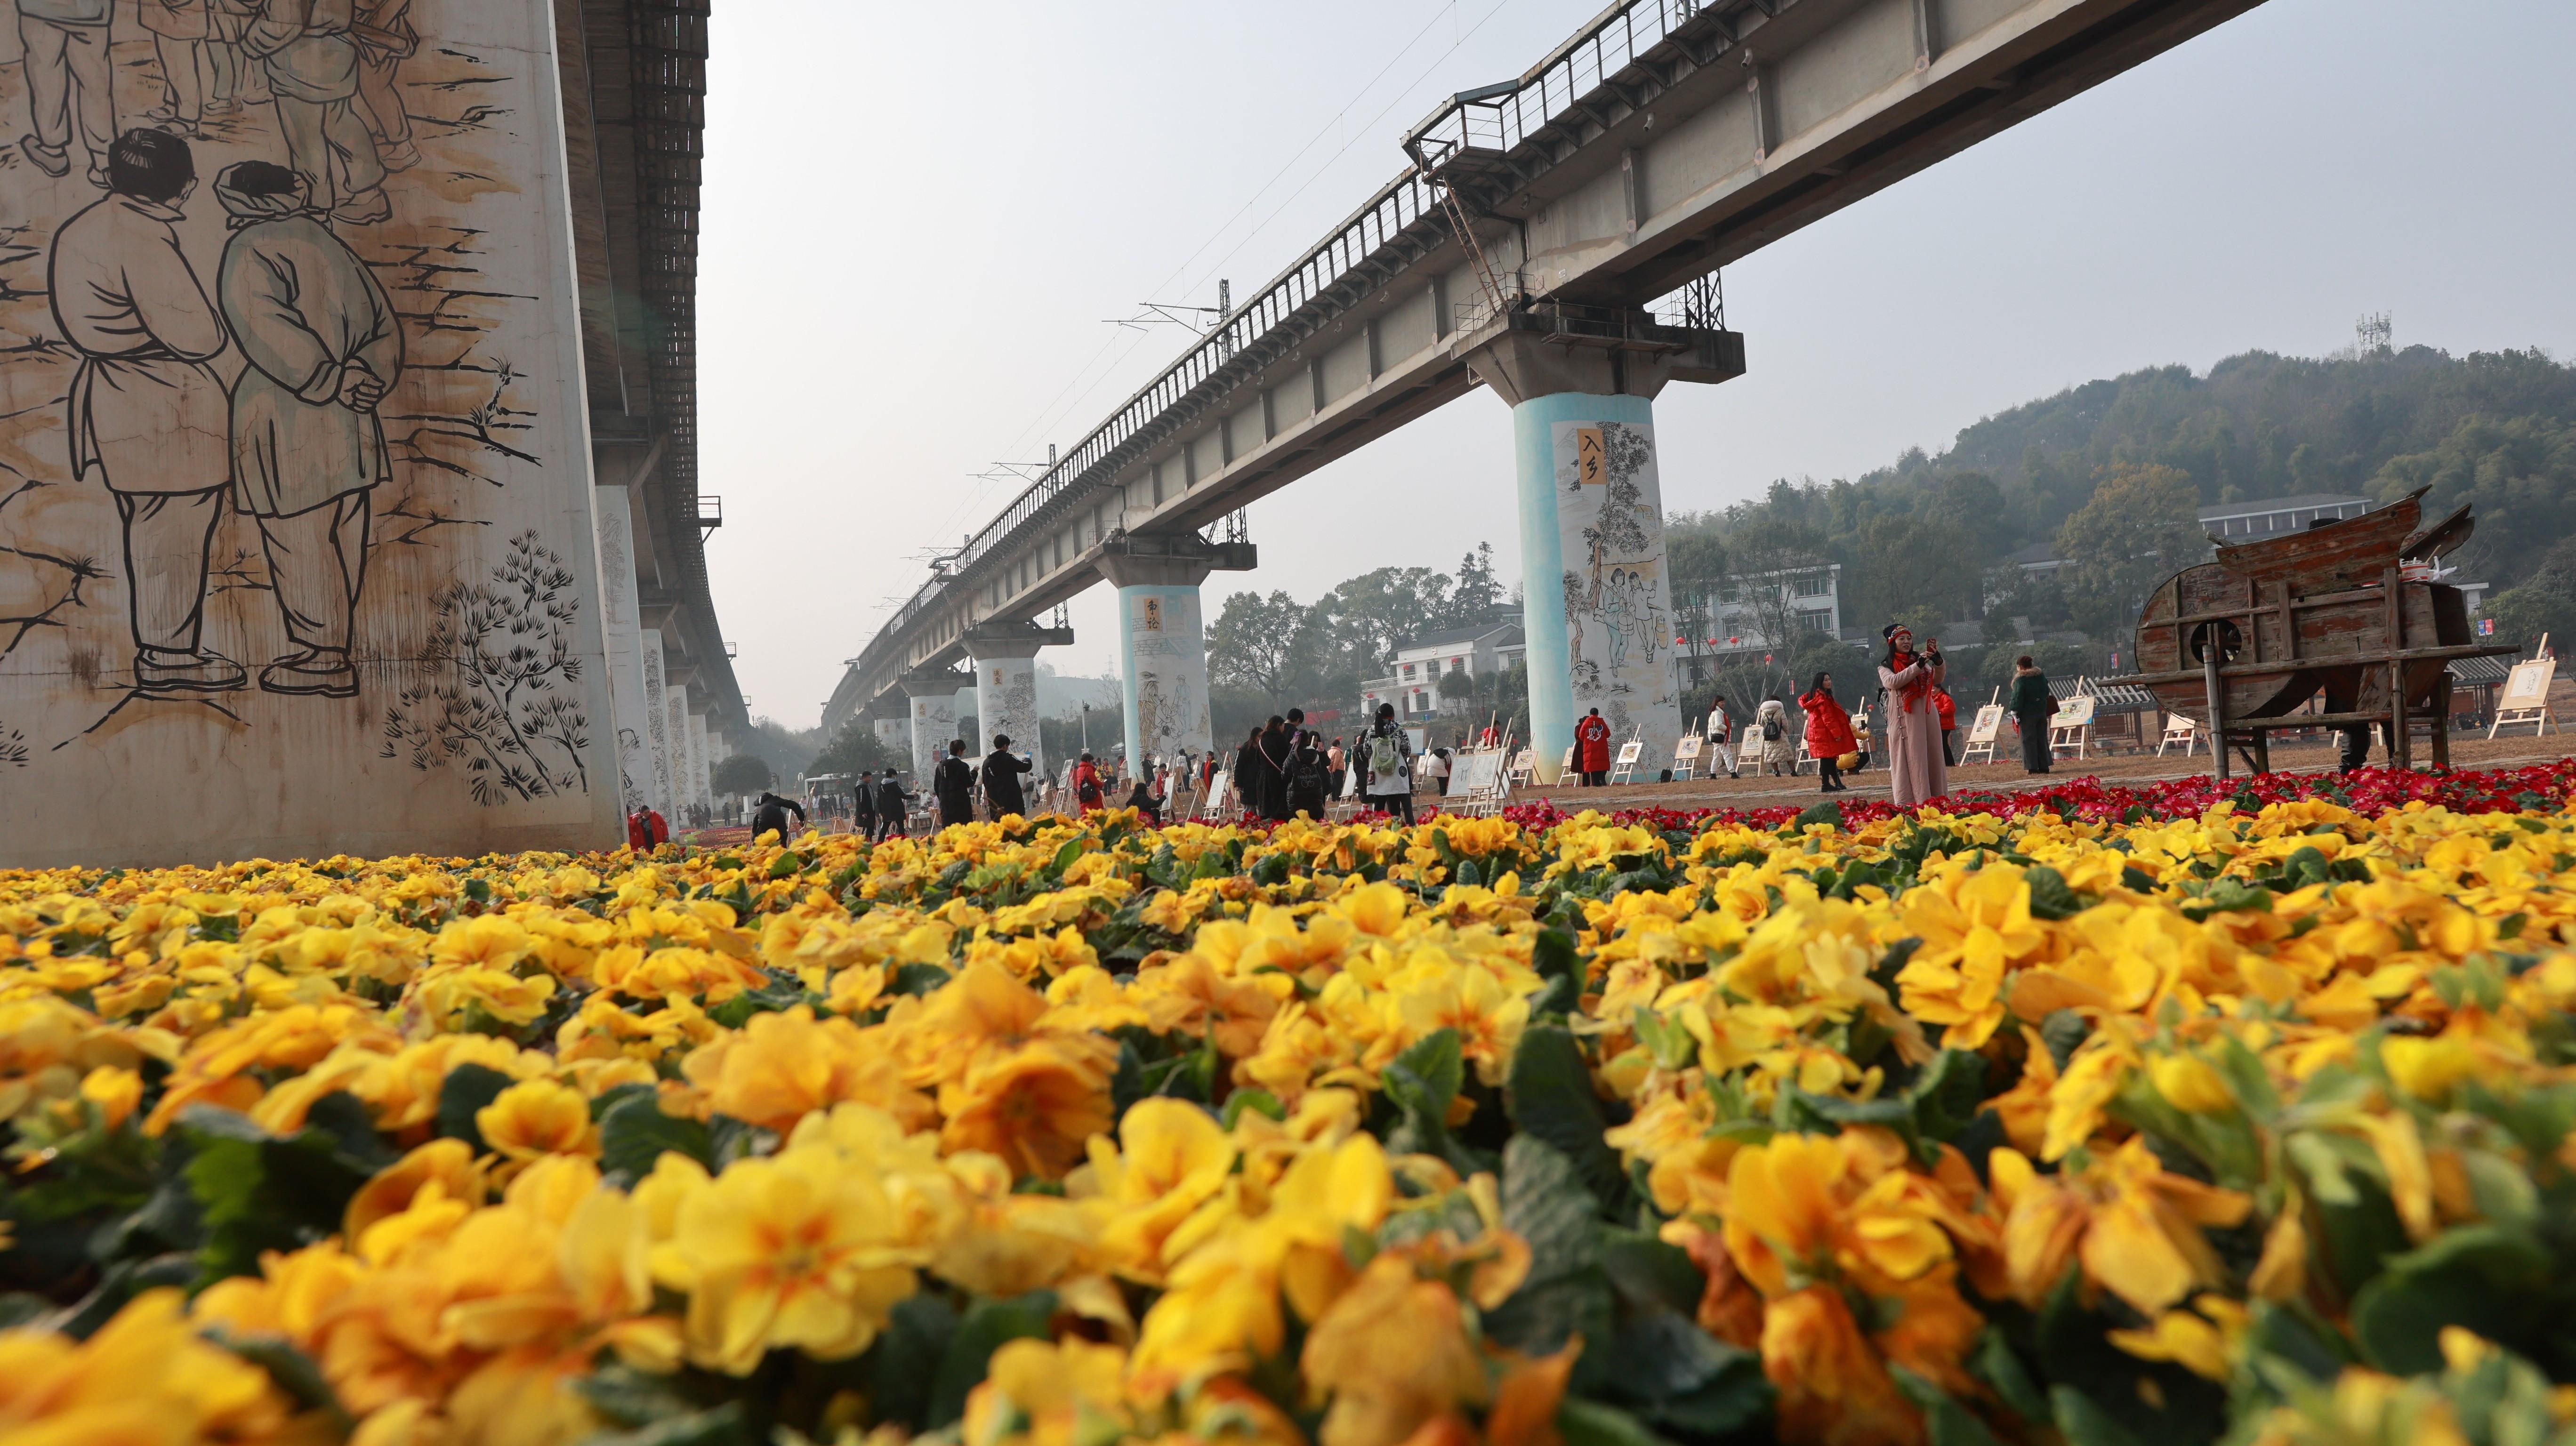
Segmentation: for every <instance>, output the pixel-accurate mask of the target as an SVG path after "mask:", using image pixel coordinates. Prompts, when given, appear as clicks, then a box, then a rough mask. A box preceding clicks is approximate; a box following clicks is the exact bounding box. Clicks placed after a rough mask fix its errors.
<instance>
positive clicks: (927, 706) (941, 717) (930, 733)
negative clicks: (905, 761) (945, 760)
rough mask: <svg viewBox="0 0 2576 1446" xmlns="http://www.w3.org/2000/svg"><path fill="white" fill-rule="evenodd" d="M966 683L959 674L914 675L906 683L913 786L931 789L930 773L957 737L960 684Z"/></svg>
mask: <svg viewBox="0 0 2576 1446" xmlns="http://www.w3.org/2000/svg"><path fill="white" fill-rule="evenodd" d="M966 681H967V680H966V679H965V678H963V677H961V676H959V675H958V674H956V673H952V672H947V671H941V672H937V673H914V674H912V675H911V676H909V677H907V678H905V679H904V680H903V691H904V693H905V695H906V696H908V697H910V698H911V699H912V786H913V787H914V788H916V789H926V788H928V787H930V771H931V770H932V769H934V768H937V767H938V766H939V760H940V759H941V758H942V757H944V756H946V754H947V752H948V740H950V739H952V738H954V737H956V736H957V693H958V687H957V685H958V684H960V683H963V682H966Z"/></svg>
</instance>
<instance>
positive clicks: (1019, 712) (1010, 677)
mask: <svg viewBox="0 0 2576 1446" xmlns="http://www.w3.org/2000/svg"><path fill="white" fill-rule="evenodd" d="M1072 644H1073V629H1071V628H1042V627H1039V626H1038V625H1037V624H1036V623H1028V622H1022V623H1006V622H982V623H977V624H976V625H975V626H973V627H971V628H968V629H967V630H966V653H967V656H968V657H970V658H972V659H974V662H975V718H976V721H977V724H978V726H979V727H981V728H982V730H983V733H984V740H983V742H984V751H986V752H990V751H992V747H993V738H994V737H995V735H997V734H998V735H1001V736H1003V737H1007V738H1009V739H1010V740H1011V747H1012V749H1013V750H1014V751H1016V752H1021V753H1025V754H1027V755H1028V756H1029V760H1030V761H1031V762H1033V763H1035V764H1036V765H1037V774H1036V775H1033V777H1034V776H1043V775H1044V774H1045V772H1046V769H1047V759H1046V755H1045V753H1044V752H1043V751H1042V750H1041V749H1040V748H1039V746H1038V663H1037V657H1038V649H1040V648H1062V647H1070V646H1072Z"/></svg>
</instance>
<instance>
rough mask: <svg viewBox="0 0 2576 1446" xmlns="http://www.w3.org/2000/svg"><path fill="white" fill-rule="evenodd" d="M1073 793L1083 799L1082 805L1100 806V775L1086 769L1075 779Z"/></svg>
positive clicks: (1089, 806) (1087, 806) (1086, 806)
mask: <svg viewBox="0 0 2576 1446" xmlns="http://www.w3.org/2000/svg"><path fill="white" fill-rule="evenodd" d="M1073 795H1074V797H1076V798H1078V799H1080V800H1082V805H1083V807H1085V808H1095V807H1098V806H1099V803H1100V775H1099V774H1098V773H1096V772H1094V771H1093V770H1091V769H1088V768H1086V769H1084V770H1083V771H1082V773H1081V775H1080V776H1079V777H1077V778H1076V779H1075V780H1074V783H1073Z"/></svg>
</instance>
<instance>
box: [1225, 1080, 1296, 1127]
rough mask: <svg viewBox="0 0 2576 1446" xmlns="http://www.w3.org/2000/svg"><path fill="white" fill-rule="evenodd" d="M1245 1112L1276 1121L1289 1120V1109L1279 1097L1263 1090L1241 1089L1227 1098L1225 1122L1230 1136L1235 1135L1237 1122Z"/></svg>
mask: <svg viewBox="0 0 2576 1446" xmlns="http://www.w3.org/2000/svg"><path fill="white" fill-rule="evenodd" d="M1245 1110H1251V1111H1254V1112H1255V1113H1257V1114H1264V1115H1268V1116H1269V1117H1270V1118H1272V1119H1274V1120H1285V1119H1287V1118H1288V1107H1287V1106H1286V1105H1283V1104H1281V1103H1279V1097H1278V1096H1277V1095H1274V1094H1272V1093H1271V1092H1270V1091H1268V1090H1262V1089H1239V1090H1236V1091H1235V1092H1234V1093H1232V1094H1230V1095H1227V1096H1226V1097H1225V1115H1224V1121H1225V1128H1226V1132H1227V1133H1228V1134H1231V1133H1233V1131H1234V1126H1235V1122H1236V1121H1238V1120H1240V1119H1242V1118H1243V1112H1244V1111H1245Z"/></svg>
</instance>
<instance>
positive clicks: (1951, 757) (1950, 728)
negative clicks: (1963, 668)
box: [1932, 688, 1959, 768]
mask: <svg viewBox="0 0 2576 1446" xmlns="http://www.w3.org/2000/svg"><path fill="white" fill-rule="evenodd" d="M1932 706H1933V708H1934V709H1935V710H1937V711H1938V712H1939V713H1940V715H1941V761H1942V762H1944V763H1947V764H1949V765H1950V766H1951V767H1952V768H1956V767H1958V766H1959V748H1958V742H1957V740H1958V734H1959V705H1958V703H1957V702H1956V701H1955V700H1954V699H1952V698H1951V696H1950V690H1949V689H1947V688H1935V689H1933V690H1932Z"/></svg>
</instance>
